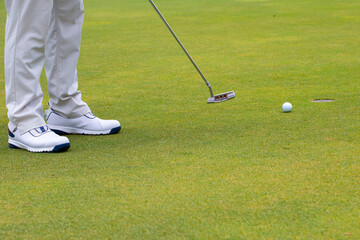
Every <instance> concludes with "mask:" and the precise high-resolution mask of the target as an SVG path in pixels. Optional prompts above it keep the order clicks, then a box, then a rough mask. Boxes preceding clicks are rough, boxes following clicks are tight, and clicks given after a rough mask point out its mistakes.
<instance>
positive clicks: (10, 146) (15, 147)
mask: <svg viewBox="0 0 360 240" xmlns="http://www.w3.org/2000/svg"><path fill="white" fill-rule="evenodd" d="M9 148H11V149H20V148H19V147H17V146H15V145H13V144H11V143H9Z"/></svg>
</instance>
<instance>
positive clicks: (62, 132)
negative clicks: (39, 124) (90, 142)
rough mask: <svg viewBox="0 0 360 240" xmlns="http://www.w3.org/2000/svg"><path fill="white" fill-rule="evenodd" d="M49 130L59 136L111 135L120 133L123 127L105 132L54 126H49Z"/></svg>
mask: <svg viewBox="0 0 360 240" xmlns="http://www.w3.org/2000/svg"><path fill="white" fill-rule="evenodd" d="M48 126H49V128H50V129H51V131H53V132H54V133H56V134H58V135H68V134H79V135H110V134H116V133H118V132H120V130H121V126H119V127H116V128H113V129H110V130H105V131H92V130H87V129H79V128H70V127H59V126H54V125H49V124H48Z"/></svg>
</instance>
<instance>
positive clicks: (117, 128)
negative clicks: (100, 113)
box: [109, 126, 121, 134]
mask: <svg viewBox="0 0 360 240" xmlns="http://www.w3.org/2000/svg"><path fill="white" fill-rule="evenodd" d="M120 130H121V126H119V127H116V128H113V129H111V131H110V132H109V134H115V133H118V132H120Z"/></svg>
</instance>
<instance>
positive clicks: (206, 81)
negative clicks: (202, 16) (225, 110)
mask: <svg viewBox="0 0 360 240" xmlns="http://www.w3.org/2000/svg"><path fill="white" fill-rule="evenodd" d="M149 2H150V4H151V5H152V6H153V8H154V9H155V11H156V12H157V13H158V15H159V16H160V18H161V20H162V21H163V22H164V23H165V25H166V27H167V28H168V29H169V31H170V32H171V34H172V35H173V37H174V38H175V40H176V41H177V42H178V44H179V45H180V47H181V48H182V50H183V51H184V52H185V54H186V56H187V57H188V58H189V60H190V62H191V63H192V64H193V66H194V67H195V69H196V70H197V71H198V73H199V74H200V76H201V78H202V79H203V80H204V82H205V83H206V85H207V86H208V88H209V90H210V95H211V97H213V96H214V94H213V91H212V88H211V85H210V82H209V81H208V80H206V78H205V76H204V74H203V73H202V72H201V71H200V68H199V67H198V66H197V65H196V63H195V61H194V59H192V57H191V56H190V54H189V53H188V51H187V50H186V48H185V47H184V45H183V44H182V43H181V41H180V39H179V38H178V37H177V36H176V34H175V32H174V31H173V30H172V29H171V27H170V25H169V24H168V23H167V21H166V20H165V18H164V16H163V15H162V14H161V12H160V11H159V9H158V8H157V7H156V5H155V3H154V2H153V1H152V0H149Z"/></svg>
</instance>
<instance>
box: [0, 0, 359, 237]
mask: <svg viewBox="0 0 360 240" xmlns="http://www.w3.org/2000/svg"><path fill="white" fill-rule="evenodd" d="M156 3H157V5H158V7H159V8H160V10H161V11H162V12H163V14H164V16H165V17H166V18H167V20H168V21H169V23H170V25H171V26H172V27H173V28H174V30H175V32H176V33H177V34H178V36H179V38H180V39H181V40H182V42H183V43H184V45H185V46H186V47H187V48H188V50H189V52H190V54H191V55H192V56H193V58H194V59H195V61H196V62H197V63H198V65H199V66H200V68H201V69H202V70H203V72H204V74H205V76H207V78H208V80H209V81H210V82H211V83H212V86H213V88H214V92H215V93H221V92H225V91H230V90H234V91H235V92H236V94H237V97H236V98H235V99H234V100H231V101H228V102H225V103H222V104H214V105H208V104H206V100H207V98H208V96H209V93H208V90H207V88H206V86H205V84H204V83H203V82H202V80H201V78H200V77H199V76H198V75H197V73H196V71H195V70H194V69H193V67H192V66H191V64H190V63H189V62H188V60H187V59H186V56H185V55H184V53H183V52H182V51H181V49H180V48H179V46H178V45H177V43H176V42H175V40H174V39H172V36H171V35H170V33H169V32H168V30H167V29H166V28H165V26H164V25H163V23H162V22H161V20H160V18H159V17H158V16H157V15H156V13H155V12H154V10H153V9H152V7H151V6H150V4H149V3H148V2H147V1H146V0H143V1H130V0H127V1H125V0H103V1H95V0H87V1H85V9H86V10H85V11H86V13H85V23H84V29H83V38H82V49H81V57H80V60H79V65H78V71H79V78H80V83H79V85H80V89H81V91H82V92H83V98H84V100H85V101H86V102H87V103H88V104H89V105H90V106H91V108H92V110H93V112H94V113H95V114H96V115H98V116H99V117H103V118H115V119H119V120H120V122H121V123H122V127H123V129H122V130H121V133H120V134H117V135H113V136H99V137H96V136H95V137H94V136H69V139H70V141H71V148H70V150H69V151H68V152H66V153H62V154H31V153H27V152H26V151H22V150H10V149H9V148H8V146H7V138H8V137H7V117H6V108H5V94H4V92H5V91H4V90H3V91H0V113H1V114H0V129H2V130H1V132H0V159H1V160H0V238H1V239H25V238H26V239H85V238H86V239H105V238H109V239H359V238H360V228H359V223H360V202H359V201H360V200H359V199H360V188H359V181H360V171H359V170H360V161H359V153H360V143H359V138H360V114H359V112H360V81H359V78H360V41H359V40H360V38H359V36H360V15H359V8H360V2H359V1H358V0H346V1H343V0H332V1H325V0H292V1H291V3H290V1H286V0H258V1H255V0H247V1H246V0H221V1H219V0H197V1H191V0H182V1H180V0H172V1H165V0H158V1H156ZM4 26H5V9H4V6H1V8H0V27H1V29H4ZM3 32H4V31H0V41H1V45H2V46H3V41H4V33H3ZM0 52H1V54H2V55H3V47H0ZM0 66H3V58H0ZM3 75H4V72H3V68H0V76H1V77H0V82H1V84H2V85H4V79H3ZM41 82H42V85H43V90H44V92H46V80H45V76H44V74H43V76H42V79H41ZM315 98H331V99H335V102H333V103H312V102H311V100H312V99H315ZM47 101H48V96H47V95H46V94H45V96H44V108H45V107H46V102H47ZM285 101H289V102H291V103H292V104H293V107H294V108H293V111H292V112H291V113H289V114H284V113H282V112H281V105H282V103H283V102H285Z"/></svg>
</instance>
